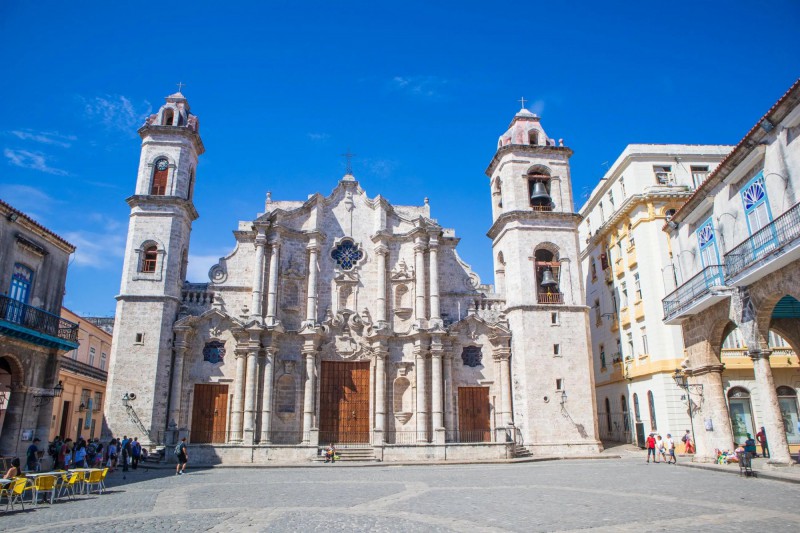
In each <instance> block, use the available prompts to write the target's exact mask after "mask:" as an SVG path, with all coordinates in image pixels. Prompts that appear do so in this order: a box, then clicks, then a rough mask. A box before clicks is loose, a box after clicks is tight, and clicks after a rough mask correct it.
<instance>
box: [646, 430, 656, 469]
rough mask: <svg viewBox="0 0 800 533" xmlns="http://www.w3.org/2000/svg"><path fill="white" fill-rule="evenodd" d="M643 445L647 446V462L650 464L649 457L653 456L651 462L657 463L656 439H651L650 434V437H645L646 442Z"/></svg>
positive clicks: (651, 435)
mask: <svg viewBox="0 0 800 533" xmlns="http://www.w3.org/2000/svg"><path fill="white" fill-rule="evenodd" d="M645 444H646V446H647V462H648V463H649V462H650V456H651V455H652V456H653V462H654V463H657V462H658V460H657V458H656V439H654V438H653V434H652V433H650V436H649V437H647V440H646V441H645Z"/></svg>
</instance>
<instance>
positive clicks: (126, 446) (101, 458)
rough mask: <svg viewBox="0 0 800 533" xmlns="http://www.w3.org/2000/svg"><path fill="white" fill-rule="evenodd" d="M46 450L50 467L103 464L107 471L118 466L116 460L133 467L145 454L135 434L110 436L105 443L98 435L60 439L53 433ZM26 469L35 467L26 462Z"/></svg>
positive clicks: (79, 466)
mask: <svg viewBox="0 0 800 533" xmlns="http://www.w3.org/2000/svg"><path fill="white" fill-rule="evenodd" d="M36 440H39V439H36ZM36 440H35V441H34V444H35V442H36ZM47 453H48V455H50V457H52V459H53V470H59V469H63V470H66V469H68V468H99V467H101V466H106V467H108V468H109V469H110V470H109V471H111V472H113V471H114V469H116V468H117V467H118V465H119V463H120V460H121V462H122V470H123V471H125V472H127V471H128V466H130V467H131V468H133V469H134V470H135V469H136V468H137V467H138V466H139V461H140V460H142V459H143V458H145V457H146V456H147V450H146V449H144V448H142V445H141V444H140V443H139V438H138V437H133V438H128V436H127V435H125V436H124V437H123V438H122V439H117V438H112V439H110V440H109V441H108V443H107V444H105V445H104V444H103V443H102V442H100V439H99V438H94V439H91V438H90V439H88V440H84V438H83V437H78V439H77V440H76V441H73V440H72V439H71V438H66V439H64V440H61V437H59V436H56V438H55V439H53V442H51V443H50V445H49V446H48V448H47ZM28 470H35V468H31V466H30V463H29V464H28Z"/></svg>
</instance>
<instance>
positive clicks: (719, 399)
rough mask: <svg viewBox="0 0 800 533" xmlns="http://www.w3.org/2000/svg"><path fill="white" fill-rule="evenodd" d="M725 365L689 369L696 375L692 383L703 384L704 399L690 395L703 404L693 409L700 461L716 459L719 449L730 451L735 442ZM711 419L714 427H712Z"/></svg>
mask: <svg viewBox="0 0 800 533" xmlns="http://www.w3.org/2000/svg"><path fill="white" fill-rule="evenodd" d="M723 368H724V367H723V366H722V365H721V364H707V365H703V366H700V367H695V368H691V369H687V370H686V374H687V376H689V377H692V378H694V379H692V380H690V381H691V384H692V385H702V395H703V397H702V401H699V399H698V398H697V396H696V395H695V394H692V393H690V394H689V396H690V398H692V402H693V404H695V405H699V409H698V410H697V411H693V412H692V416H694V431H695V441H696V442H695V444H696V445H697V452H696V454H695V456H696V458H697V460H699V461H704V462H709V461H713V460H714V458H715V457H714V450H715V449H720V450H728V449H730V448H731V446H732V445H733V430H732V429H731V417H730V413H729V412H728V402H727V401H726V400H725V390H724V388H723V386H722V371H723ZM645 401H647V399H646V397H645ZM690 405H692V404H690ZM709 421H710V423H711V429H708V422H709Z"/></svg>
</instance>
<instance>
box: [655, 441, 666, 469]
mask: <svg viewBox="0 0 800 533" xmlns="http://www.w3.org/2000/svg"><path fill="white" fill-rule="evenodd" d="M656 449H657V450H658V455H659V457H661V461H662V462H664V463H666V462H667V452H666V450H665V449H664V439H662V438H661V435H656Z"/></svg>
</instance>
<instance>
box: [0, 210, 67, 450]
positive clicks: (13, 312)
mask: <svg viewBox="0 0 800 533" xmlns="http://www.w3.org/2000/svg"><path fill="white" fill-rule="evenodd" d="M74 251H75V247H74V246H72V245H71V244H70V243H68V242H67V241H65V240H64V239H62V238H61V237H59V236H58V235H56V234H55V233H53V232H52V231H50V230H48V229H47V228H45V227H44V226H42V225H41V224H38V223H37V222H36V221H34V220H33V219H31V218H30V217H28V216H26V215H25V213H23V212H21V211H19V210H17V209H14V208H13V207H11V206H10V205H8V204H7V203H5V202H3V201H2V200H0V424H2V425H1V426H0V428H1V429H0V455H11V456H15V455H16V456H19V455H22V456H23V457H24V453H25V450H26V449H27V447H28V446H29V445H30V443H31V441H32V440H33V439H34V438H36V437H38V438H40V439H41V440H42V441H45V440H46V439H47V437H48V435H49V432H50V425H51V420H52V412H53V399H54V398H57V397H58V395H60V394H61V391H62V385H61V384H59V381H58V379H59V378H58V369H59V362H60V359H61V356H62V355H63V354H64V353H65V352H67V351H70V350H73V349H75V348H77V346H78V325H77V324H75V323H73V322H70V321H69V320H65V319H63V318H62V317H61V316H59V315H60V313H61V302H62V299H63V297H64V284H65V281H66V277H67V265H68V264H69V256H70V254H72V253H73V252H74Z"/></svg>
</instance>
